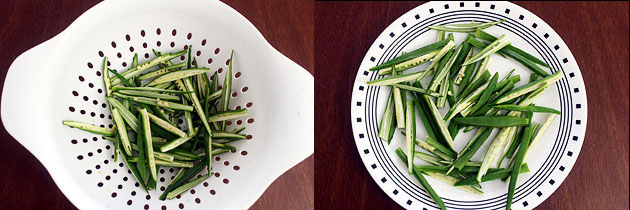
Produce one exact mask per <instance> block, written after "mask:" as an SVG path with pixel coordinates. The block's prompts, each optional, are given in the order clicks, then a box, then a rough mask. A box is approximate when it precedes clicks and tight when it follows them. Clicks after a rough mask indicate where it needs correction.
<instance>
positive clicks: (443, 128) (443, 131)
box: [421, 96, 455, 150]
mask: <svg viewBox="0 0 630 210" xmlns="http://www.w3.org/2000/svg"><path fill="white" fill-rule="evenodd" d="M421 97H422V98H423V99H424V101H425V102H426V104H428V108H429V112H430V113H431V114H432V115H433V119H434V121H435V124H436V125H437V127H438V130H439V131H440V134H441V136H443V138H444V141H446V144H447V145H448V146H449V147H450V148H451V149H453V150H455V146H454V144H453V138H451V134H450V133H449V132H448V128H447V127H446V124H445V123H444V121H443V120H442V116H441V115H440V111H439V110H438V109H437V107H436V106H435V104H434V103H433V101H432V100H431V99H430V98H429V97H428V96H421Z"/></svg>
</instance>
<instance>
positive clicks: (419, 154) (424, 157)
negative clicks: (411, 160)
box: [405, 151, 446, 166]
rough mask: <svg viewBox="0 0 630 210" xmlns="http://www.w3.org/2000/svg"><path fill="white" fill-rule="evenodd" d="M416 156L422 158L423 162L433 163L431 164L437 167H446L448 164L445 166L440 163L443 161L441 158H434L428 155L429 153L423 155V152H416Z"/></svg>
mask: <svg viewBox="0 0 630 210" xmlns="http://www.w3.org/2000/svg"><path fill="white" fill-rule="evenodd" d="M414 156H416V157H417V158H420V159H421V160H424V161H426V162H427V163H431V164H433V165H436V166H443V165H446V164H444V163H442V162H440V161H441V159H440V158H438V157H435V156H433V155H429V154H427V153H423V152H418V151H416V153H414ZM405 160H406V159H405Z"/></svg>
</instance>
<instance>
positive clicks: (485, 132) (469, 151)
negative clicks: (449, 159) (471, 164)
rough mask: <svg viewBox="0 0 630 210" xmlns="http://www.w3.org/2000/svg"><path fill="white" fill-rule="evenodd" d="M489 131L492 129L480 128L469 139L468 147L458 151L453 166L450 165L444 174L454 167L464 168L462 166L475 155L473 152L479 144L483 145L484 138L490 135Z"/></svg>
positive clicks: (479, 146) (475, 151) (477, 148)
mask: <svg viewBox="0 0 630 210" xmlns="http://www.w3.org/2000/svg"><path fill="white" fill-rule="evenodd" d="M490 133H492V129H488V128H480V130H479V131H478V134H477V135H475V137H474V138H473V139H472V140H470V142H471V143H469V145H470V147H466V148H465V149H464V150H462V151H461V152H460V154H459V156H458V157H457V160H455V162H454V163H453V166H451V168H450V169H449V170H448V172H446V175H449V173H450V172H451V171H452V170H453V169H455V168H456V169H457V170H462V168H464V166H465V165H466V163H467V162H468V161H469V160H470V158H472V156H473V155H475V153H477V151H478V150H479V148H481V145H483V143H484V142H486V139H488V136H490Z"/></svg>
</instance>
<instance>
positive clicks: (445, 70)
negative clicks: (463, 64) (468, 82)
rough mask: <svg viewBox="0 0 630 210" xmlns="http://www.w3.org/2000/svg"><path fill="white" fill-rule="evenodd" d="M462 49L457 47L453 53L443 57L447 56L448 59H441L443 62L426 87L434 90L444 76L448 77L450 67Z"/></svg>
mask: <svg viewBox="0 0 630 210" xmlns="http://www.w3.org/2000/svg"><path fill="white" fill-rule="evenodd" d="M461 51H462V48H461V47H459V48H457V50H455V52H454V53H449V54H447V56H445V57H444V59H446V58H448V60H443V62H444V63H441V64H440V65H439V66H440V67H439V68H438V71H437V72H436V73H435V76H434V77H433V80H431V83H430V84H429V87H427V89H429V90H431V91H436V90H437V88H438V85H440V84H442V82H443V80H444V78H450V77H449V75H450V69H451V67H452V66H453V63H454V62H455V59H457V56H458V55H459V53H460V52H461Z"/></svg>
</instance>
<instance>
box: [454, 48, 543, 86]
mask: <svg viewBox="0 0 630 210" xmlns="http://www.w3.org/2000/svg"><path fill="white" fill-rule="evenodd" d="M466 42H468V43H470V44H471V45H473V46H475V47H479V48H485V47H486V46H488V45H487V44H486V43H483V42H482V41H479V40H477V39H467V40H466ZM499 53H503V54H505V55H507V56H508V57H510V58H512V59H514V60H516V61H517V62H519V63H521V64H523V65H524V66H525V67H527V69H529V70H530V71H532V72H534V73H536V74H538V75H540V76H544V77H546V76H549V73H547V72H545V70H542V69H541V68H540V67H538V66H537V65H536V64H535V63H534V62H532V61H530V60H528V59H527V58H525V57H523V56H521V55H519V54H517V53H516V52H514V51H511V50H502V51H499Z"/></svg>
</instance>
